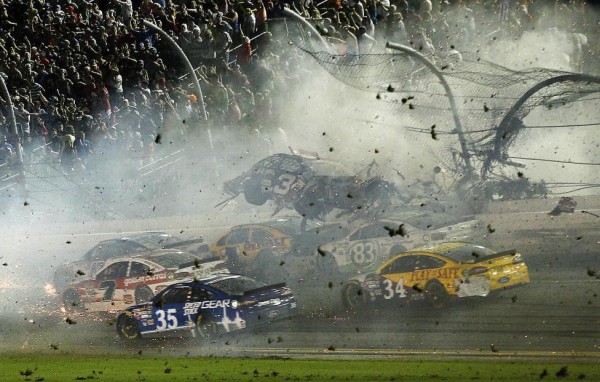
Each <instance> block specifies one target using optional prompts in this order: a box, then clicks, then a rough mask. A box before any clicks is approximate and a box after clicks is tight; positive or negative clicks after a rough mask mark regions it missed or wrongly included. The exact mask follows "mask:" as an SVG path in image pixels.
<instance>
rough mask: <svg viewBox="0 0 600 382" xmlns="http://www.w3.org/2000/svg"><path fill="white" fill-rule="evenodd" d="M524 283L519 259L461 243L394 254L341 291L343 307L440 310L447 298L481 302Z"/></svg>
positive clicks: (516, 255)
mask: <svg viewBox="0 0 600 382" xmlns="http://www.w3.org/2000/svg"><path fill="white" fill-rule="evenodd" d="M528 282H529V271H528V269H527V265H526V264H525V262H524V261H523V256H522V255H521V254H520V253H517V252H516V251H514V250H511V251H504V252H496V251H493V250H491V249H489V248H485V247H482V246H478V245H473V244H469V243H462V242H451V243H443V244H441V245H438V246H435V247H422V248H417V249H413V250H410V251H406V252H402V253H398V254H397V255H395V256H392V257H391V258H390V259H389V260H387V261H385V262H384V263H383V264H381V265H380V266H379V267H378V268H377V270H376V271H375V272H372V273H369V274H365V275H361V276H359V277H355V278H352V279H350V280H349V281H348V282H347V283H346V285H345V287H344V289H343V296H342V297H343V300H344V303H345V304H346V306H348V307H351V308H356V307H358V306H360V305H363V304H365V303H372V302H383V303H385V304H386V305H388V304H389V303H398V302H401V303H402V302H403V303H405V304H410V303H411V302H413V301H419V300H422V301H426V302H428V303H430V304H431V305H432V306H434V307H441V306H443V305H444V304H445V303H446V302H448V300H451V299H453V298H462V297H472V296H487V295H488V294H489V293H490V292H493V291H495V290H502V289H505V288H508V287H513V286H516V285H522V284H527V283H528Z"/></svg>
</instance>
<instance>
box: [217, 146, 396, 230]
mask: <svg viewBox="0 0 600 382" xmlns="http://www.w3.org/2000/svg"><path fill="white" fill-rule="evenodd" d="M375 165H376V163H375V162H373V163H371V164H370V165H369V166H367V168H365V169H364V170H363V171H360V172H359V173H358V174H354V175H349V174H348V171H347V170H345V169H343V166H341V165H340V164H339V163H336V162H332V161H327V160H323V159H320V158H318V157H307V156H302V155H296V154H284V153H279V154H274V155H271V156H269V157H266V158H264V159H262V160H260V161H259V162H258V163H256V164H255V165H254V166H252V168H250V170H248V171H246V172H244V173H243V174H241V175H239V176H238V177H236V178H234V179H232V180H230V181H227V182H225V184H224V189H225V192H227V193H228V194H229V195H231V198H230V199H228V200H227V201H229V200H232V199H233V198H235V197H237V196H238V195H239V194H242V193H243V194H244V198H245V199H246V201H247V202H248V203H250V204H253V205H263V204H265V203H266V202H267V200H273V201H274V202H275V205H276V208H275V212H274V214H276V213H278V212H279V211H280V210H282V209H283V208H286V207H287V208H293V209H295V210H296V212H298V213H299V214H300V215H301V216H303V217H305V218H306V219H321V220H324V219H325V217H326V216H327V214H329V213H330V212H332V211H333V210H334V209H338V210H340V214H339V215H342V214H351V215H356V216H359V217H373V216H377V215H379V214H380V213H382V212H383V210H385V208H386V207H387V206H388V205H389V204H390V203H391V199H392V198H393V197H394V195H396V194H397V193H398V191H397V189H396V187H395V185H394V184H392V183H391V182H388V181H387V180H385V179H384V178H383V177H380V176H370V173H371V171H372V169H373V168H374V167H375ZM227 201H225V202H227ZM225 202H222V203H221V204H223V203H225Z"/></svg>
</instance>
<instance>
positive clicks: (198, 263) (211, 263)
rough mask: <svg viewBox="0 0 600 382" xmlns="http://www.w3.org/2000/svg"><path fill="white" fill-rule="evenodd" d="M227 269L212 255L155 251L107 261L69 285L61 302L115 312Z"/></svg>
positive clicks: (74, 307)
mask: <svg viewBox="0 0 600 382" xmlns="http://www.w3.org/2000/svg"><path fill="white" fill-rule="evenodd" d="M228 272H229V270H228V269H227V266H226V265H225V262H224V261H222V260H220V259H218V258H215V257H213V258H206V259H201V258H199V257H197V256H195V255H192V254H190V253H187V252H182V251H175V250H158V251H153V252H150V253H147V254H143V255H137V256H131V257H125V258H116V259H112V260H110V261H108V262H106V264H105V265H104V267H103V268H101V269H100V270H99V271H98V272H97V273H96V275H95V276H94V277H93V278H91V279H87V280H83V281H80V282H78V283H73V284H70V285H68V286H67V287H66V288H65V290H64V292H63V293H62V301H63V304H64V307H65V309H66V310H67V311H75V312H77V311H79V312H83V311H88V312H110V311H118V310H122V309H125V308H127V307H128V306H130V305H133V304H134V303H136V304H139V303H142V302H145V301H148V300H149V299H150V298H152V297H153V296H154V295H155V294H156V293H158V292H160V291H162V290H163V289H165V288H166V287H167V286H169V285H171V284H174V283H176V282H180V281H182V280H186V279H193V278H197V277H204V276H208V275H212V274H216V273H228Z"/></svg>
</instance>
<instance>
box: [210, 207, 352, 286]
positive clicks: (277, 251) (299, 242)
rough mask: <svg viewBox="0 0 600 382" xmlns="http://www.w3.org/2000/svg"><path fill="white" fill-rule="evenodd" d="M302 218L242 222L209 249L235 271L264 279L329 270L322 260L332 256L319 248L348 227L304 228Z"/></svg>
mask: <svg viewBox="0 0 600 382" xmlns="http://www.w3.org/2000/svg"><path fill="white" fill-rule="evenodd" d="M301 221H302V218H298V217H287V218H278V219H274V220H271V221H267V222H262V223H253V224H240V225H237V226H234V227H231V228H230V229H229V230H228V231H227V232H225V233H224V234H223V235H221V236H220V237H218V238H217V239H216V240H214V241H213V242H212V244H211V245H210V246H209V248H210V250H211V251H212V252H214V253H215V254H217V255H218V256H220V257H221V258H222V259H223V260H225V262H226V264H227V266H228V267H229V269H230V270H231V271H232V272H235V273H241V274H244V275H248V276H252V277H257V278H260V279H261V280H263V281H269V282H275V281H283V280H285V279H286V278H287V277H288V276H289V275H290V274H295V275H300V274H302V273H306V272H313V271H314V270H315V269H317V270H323V271H327V270H329V269H330V268H331V267H330V266H326V265H325V264H320V263H319V261H326V260H330V259H332V257H331V256H320V255H317V254H316V251H317V248H319V246H320V245H322V244H324V243H328V242H330V241H333V240H337V239H339V238H340V237H342V236H344V235H346V234H347V230H346V228H345V226H343V225H341V224H338V223H331V224H319V223H309V226H308V227H302V225H301Z"/></svg>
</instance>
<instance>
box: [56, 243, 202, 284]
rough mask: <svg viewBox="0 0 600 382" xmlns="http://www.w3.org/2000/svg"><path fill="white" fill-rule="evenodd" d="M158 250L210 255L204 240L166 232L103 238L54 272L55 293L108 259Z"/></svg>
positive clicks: (93, 272)
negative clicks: (183, 237)
mask: <svg viewBox="0 0 600 382" xmlns="http://www.w3.org/2000/svg"><path fill="white" fill-rule="evenodd" d="M157 249H178V250H185V251H186V252H188V253H191V254H193V255H196V256H199V257H206V256H209V254H210V252H209V249H208V244H206V243H204V239H202V238H199V239H193V240H184V239H181V238H179V237H176V236H173V235H170V234H168V233H165V232H142V233H137V234H133V235H129V236H125V237H120V238H117V239H108V240H103V241H101V242H99V243H98V244H96V245H95V246H93V247H92V248H91V249H90V250H89V251H87V252H86V253H85V254H84V255H83V256H82V257H81V259H79V260H77V261H73V262H70V263H67V264H62V265H60V266H59V267H58V269H57V270H56V271H55V272H54V277H53V283H54V288H55V289H56V291H57V292H62V291H63V289H64V287H65V286H66V285H67V284H69V283H71V282H73V281H75V280H77V281H79V280H83V279H86V278H87V279H90V278H93V277H94V276H95V275H96V273H97V272H98V270H99V269H100V268H102V267H103V266H104V264H105V263H106V261H107V260H110V259H113V258H115V257H126V256H130V255H133V254H136V253H142V252H147V251H153V250H157Z"/></svg>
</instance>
